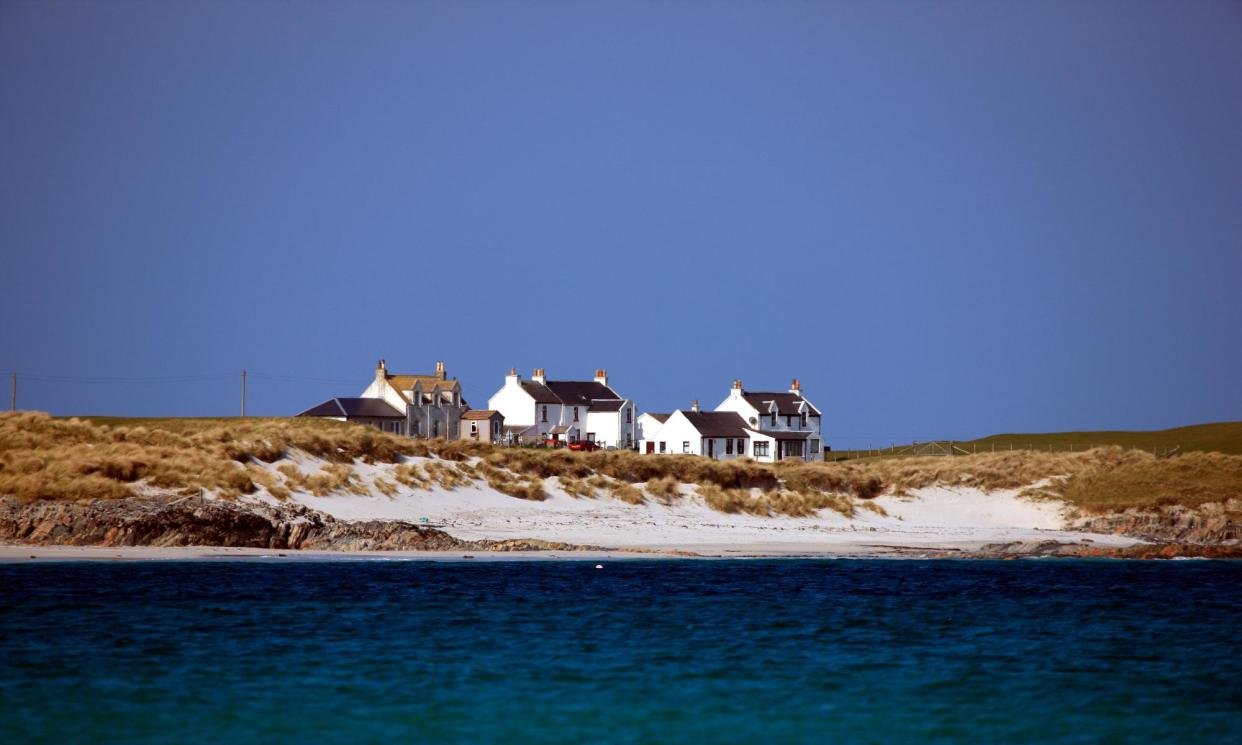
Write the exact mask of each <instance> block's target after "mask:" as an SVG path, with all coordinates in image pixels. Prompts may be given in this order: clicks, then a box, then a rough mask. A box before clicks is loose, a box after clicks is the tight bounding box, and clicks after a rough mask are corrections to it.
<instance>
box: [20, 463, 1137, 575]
mask: <svg viewBox="0 0 1242 745" xmlns="http://www.w3.org/2000/svg"><path fill="white" fill-rule="evenodd" d="M410 460H412V461H420V460H423V459H419V458H415V459H410ZM283 463H293V464H294V465H297V466H298V468H299V469H300V470H302V471H304V472H314V471H317V470H319V468H320V467H321V466H322V465H323V463H324V461H321V460H319V459H317V458H313V457H311V456H308V455H306V454H304V453H298V454H294V455H293V456H292V457H291V458H289V459H285V460H282V461H280V463H277V464H261V465H263V467H265V468H268V469H269V470H272V471H275V469H276V467H277V465H280V464H283ZM354 468H355V473H356V475H357V477H358V478H359V479H360V480H361V481H362V483H363V484H365V485H367V486H368V487H370V488H369V490H368V493H367V494H365V495H358V494H352V493H348V494H347V493H337V494H333V495H330V496H325V497H316V496H314V495H312V494H308V493H305V492H296V491H295V492H294V493H293V496H292V497H291V499H292V501H294V502H297V503H299V504H303V505H306V506H307V507H311V508H313V509H316V510H320V511H323V512H325V513H327V514H330V515H332V516H334V517H336V518H337V519H341V520H351V521H352V520H404V521H408V522H412V523H416V524H426V525H429V526H432V527H437V528H440V529H442V530H444V531H446V532H447V533H449V534H450V535H452V536H455V537H457V538H462V539H466V540H478V539H502V540H503V539H509V538H534V539H544V540H549V541H562V542H565V543H571V544H575V545H582V546H595V547H599V548H602V549H608V550H609V552H608V553H606V554H605V553H599V552H590V551H587V552H581V551H574V552H556V551H532V552H521V553H488V552H475V553H474V554H473V556H474V560H511V559H528V558H529V559H553V560H565V559H577V560H582V559H588V560H589V559H592V558H609V559H618V558H660V557H663V556H669V555H685V554H686V553H690V554H696V555H700V556H704V557H718V556H724V557H728V556H875V555H888V556H891V555H898V556H919V555H921V554H923V553H930V552H937V553H939V552H944V551H950V552H951V551H954V550H972V549H977V548H980V547H982V546H984V545H986V544H990V543H1010V542H1032V541H1036V542H1037V541H1048V540H1052V541H1058V542H1061V543H1092V544H1094V545H1095V546H1099V547H1106V546H1128V545H1133V544H1135V543H1140V542H1141V541H1138V540H1136V539H1132V538H1126V537H1123V536H1117V535H1101V534H1091V533H1081V532H1075V531H1066V530H1064V525H1065V519H1064V512H1065V506H1064V505H1063V504H1062V503H1059V502H1056V501H1051V500H1032V499H1026V498H1023V497H1020V496H1018V495H1019V492H1020V490H1017V489H1008V490H997V491H991V492H984V491H981V490H979V489H973V488H960V487H947V486H937V487H931V488H926V489H919V490H916V491H914V492H912V493H911V495H910V496H906V497H894V496H891V495H886V496H881V497H879V498H878V499H876V500H874V503H875V504H877V505H878V506H880V507H882V508H883V510H884V511H885V512H886V513H887V514H886V515H880V514H877V513H875V512H873V511H869V510H867V509H858V510H857V511H856V514H855V516H854V517H852V518H847V517H845V516H843V515H841V514H839V513H836V512H833V511H831V510H823V511H821V513H820V514H819V515H817V516H815V517H806V518H795V517H783V516H781V517H756V516H753V515H730V514H725V513H722V512H717V511H715V510H712V509H710V508H708V507H707V506H706V505H705V504H704V503H703V500H702V499H701V498H700V497H699V496H698V495H697V494H695V493H694V489H693V488H692V487H689V486H683V487H682V497H681V498H680V499H679V500H676V501H675V503H674V504H673V505H672V506H665V505H663V504H661V503H659V502H658V501H656V500H654V499H651V498H648V500H647V503H646V504H643V505H631V504H627V503H624V502H620V501H618V500H615V499H612V498H610V497H607V496H600V497H597V498H575V497H571V496H569V495H567V494H565V493H564V492H563V491H562V490H561V489H560V487H559V486H558V482H557V480H556V479H555V478H551V479H547V480H546V481H545V482H544V483H545V491H546V492H547V494H548V499H547V500H546V501H543V502H531V501H527V500H523V499H517V498H514V497H510V496H508V495H505V494H502V493H500V492H497V491H494V490H492V489H490V488H488V487H487V486H486V484H483V483H478V484H475V485H473V486H468V487H460V488H457V489H454V490H451V491H449V490H445V489H442V488H440V487H434V488H431V489H430V490H415V489H410V488H407V487H399V490H398V492H397V493H396V494H395V495H393V496H391V497H389V496H385V495H384V494H383V493H381V492H380V491H379V490H378V489H375V488H374V486H373V482H374V479H375V478H377V477H383V478H387V479H388V480H389V481H394V479H392V478H390V476H389V474H390V472H391V470H392V468H393V466H392V465H389V464H379V465H366V464H361V463H359V464H356V465H355V467H354ZM248 499H253V500H257V501H262V502H269V503H275V502H276V500H275V499H274V498H273V497H271V495H269V494H268V493H267V492H266V491H260V492H259V493H258V494H257V495H252V496H251V497H248ZM859 504H862V503H861V502H859ZM626 549H629V550H631V551H632V552H631V553H625V550H626ZM618 551H620V552H618ZM282 554H283V555H282ZM32 556H33V557H37V558H35V559H34V560H35V561H38V560H46V559H101V560H132V559H217V560H227V559H236V558H245V559H252V560H268V559H271V560H284V559H326V558H331V559H340V558H342V557H355V558H368V559H394V560H401V559H440V560H457V561H460V560H462V556H463V554H462V552H460V551H450V552H436V551H374V552H350V553H343V552H310V551H272V550H265V549H240V548H212V547H200V548H158V547H141V548H97V547H70V546H0V561H30V560H31V557H32Z"/></svg>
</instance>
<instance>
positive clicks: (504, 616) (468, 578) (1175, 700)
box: [0, 558, 1242, 743]
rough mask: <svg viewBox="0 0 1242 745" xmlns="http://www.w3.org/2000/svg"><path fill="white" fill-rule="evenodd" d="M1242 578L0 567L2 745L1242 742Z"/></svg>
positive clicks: (740, 570)
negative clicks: (69, 744) (153, 744)
mask: <svg viewBox="0 0 1242 745" xmlns="http://www.w3.org/2000/svg"><path fill="white" fill-rule="evenodd" d="M1240 631H1242V563H1238V562H1224V561H1151V562H1131V561H1113V560H1064V559H1044V560H1019V561H995V562H993V561H948V560H937V561H917V560H875V559H867V560H668V561H665V560H604V561H491V560H488V561H481V560H470V559H465V558H463V559H462V560H460V561H448V562H446V561H417V560H414V561H409V560H333V561H312V560H299V559H295V558H284V559H281V558H271V559H229V560H219V561H158V562H155V561H150V562H147V561H139V562H116V563H106V562H59V561H57V562H51V561H46V562H40V561H30V562H26V563H21V564H17V563H11V564H4V565H0V742H3V743H28V742H29V743H37V742H48V743H51V742H56V743H62V742H74V743H77V742H91V743H96V742H101V743H102V742H108V743H112V742H115V743H148V742H160V743H173V742H176V743H182V742H204V743H234V742H264V743H286V742H298V743H321V742H325V743H326V742H348V743H354V742H464V743H483V742H540V743H648V742H651V743H658V742H676V743H681V742H691V743H698V742H729V743H782V742H789V743H821V742H862V743H890V742H891V743H923V742H972V743H974V742H986V743H992V742H1071V743H1073V742H1081V743H1100V742H1105V743H1127V742H1151V741H1155V742H1187V743H1194V742H1211V743H1229V742H1233V743H1238V742H1242V634H1240Z"/></svg>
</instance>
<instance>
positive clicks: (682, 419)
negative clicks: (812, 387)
mask: <svg viewBox="0 0 1242 745" xmlns="http://www.w3.org/2000/svg"><path fill="white" fill-rule="evenodd" d="M662 416H663V417H664V419H663V420H661V419H660V417H662ZM648 417H649V418H648ZM639 420H640V421H641V423H642V437H641V439H640V441H639V451H640V452H642V453H648V454H653V455H659V454H661V453H663V454H679V453H686V454H690V455H706V456H707V457H709V458H715V459H717V460H729V459H732V458H740V457H744V456H745V457H750V458H753V459H755V460H757V461H760V462H764V463H772V462H775V461H778V460H784V459H787V458H788V459H796V460H805V461H818V460H823V458H824V451H823V434H822V425H821V422H822V415H821V414H820V411H819V409H817V408H815V406H814V405H813V404H811V402H810V401H807V400H806V399H805V398H803V396H802V386H801V384H800V383H799V382H798V381H797V380H794V381H793V385H792V386H790V389H789V390H788V391H786V392H784V393H780V392H773V391H747V390H745V389H743V388H742V382H741V381H740V380H735V381H733V388H732V389H731V390H730V392H729V396H728V398H726V399H725V400H724V401H722V402H721V403H720V405H719V406H717V407H716V410H715V411H710V412H704V411H699V402H698V401H695V402H694V406H692V407H691V409H690V411H680V410H678V411H674V412H673V413H672V414H670V415H667V416H665V415H661V414H643V415H642V417H639Z"/></svg>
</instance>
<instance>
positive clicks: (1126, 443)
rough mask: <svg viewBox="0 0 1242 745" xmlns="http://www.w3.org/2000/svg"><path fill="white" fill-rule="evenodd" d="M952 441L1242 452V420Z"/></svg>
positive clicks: (982, 447) (884, 452)
mask: <svg viewBox="0 0 1242 745" xmlns="http://www.w3.org/2000/svg"><path fill="white" fill-rule="evenodd" d="M950 442H952V444H953V445H954V447H955V448H956V450H955V452H958V453H962V452H963V451H964V452H965V453H969V454H978V455H982V454H984V453H992V452H996V453H1000V452H1002V451H1004V452H1008V451H1010V450H1013V451H1015V452H1016V451H1019V450H1038V451H1040V452H1051V453H1071V452H1078V453H1081V452H1085V451H1087V450H1092V449H1096V448H1104V447H1110V446H1116V447H1119V448H1123V449H1126V450H1144V451H1146V452H1148V453H1152V454H1157V453H1159V454H1165V453H1170V452H1176V453H1191V452H1204V453H1224V454H1226V455H1242V422H1213V423H1209V424H1193V425H1190V426H1186V427H1174V428H1172V429H1160V430H1147V431H1144V430H1134V431H1130V430H1097V431H1083V432H1036V433H1007V434H997V435H989V436H987V437H980V438H977V439H974V440H952V441H949V440H941V441H938V443H939V445H940V446H942V447H944V448H947V447H948V445H949V443H950ZM910 447H911V443H901V444H894V445H890V444H888V443H875V448H874V449H872V448H868V449H858V450H848V449H847V450H836V451H833V452H831V453H829V454H828V457H829V458H830V459H834V460H838V459H840V460H845V459H856V458H887V457H911V455H910Z"/></svg>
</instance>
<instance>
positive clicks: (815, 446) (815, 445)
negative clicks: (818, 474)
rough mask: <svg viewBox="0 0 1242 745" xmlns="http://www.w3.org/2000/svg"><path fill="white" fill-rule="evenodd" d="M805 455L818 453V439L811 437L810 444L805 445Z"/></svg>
mask: <svg viewBox="0 0 1242 745" xmlns="http://www.w3.org/2000/svg"><path fill="white" fill-rule="evenodd" d="M807 451H808V452H807V455H811V456H815V455H819V440H816V439H814V438H811V444H810V445H809V446H808V447H807Z"/></svg>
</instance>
